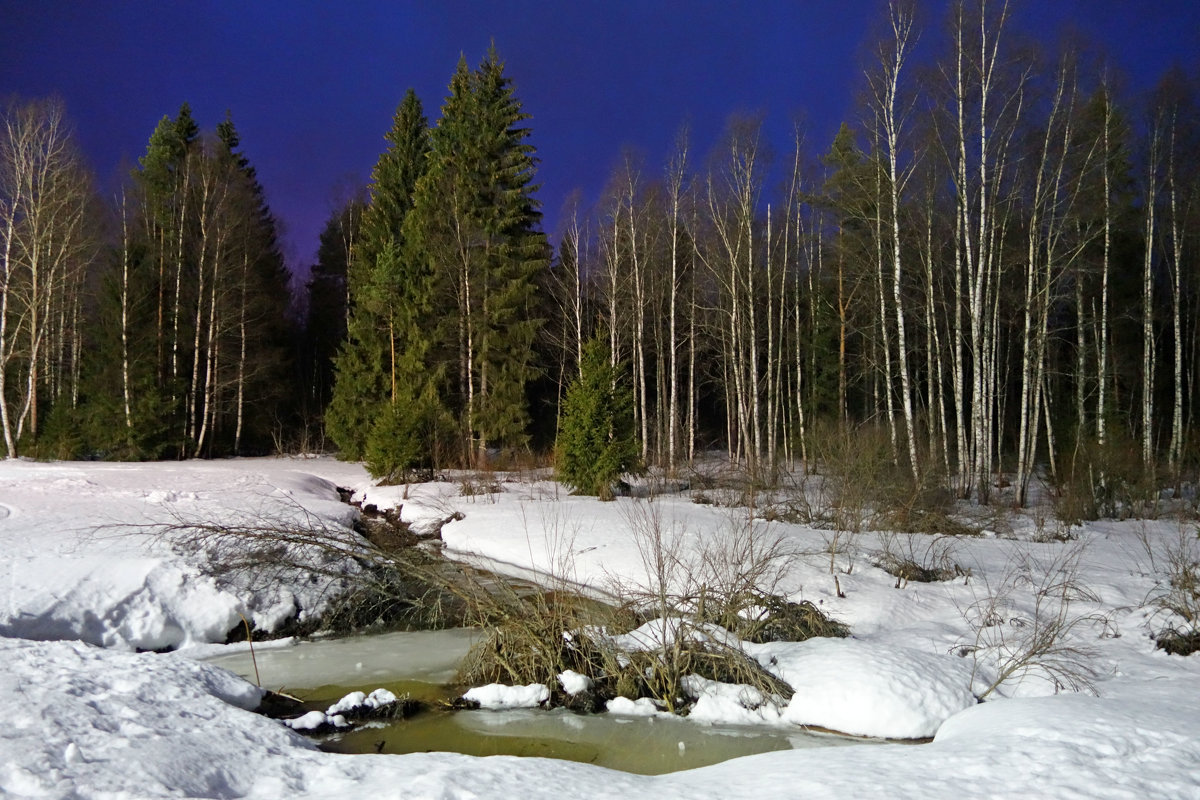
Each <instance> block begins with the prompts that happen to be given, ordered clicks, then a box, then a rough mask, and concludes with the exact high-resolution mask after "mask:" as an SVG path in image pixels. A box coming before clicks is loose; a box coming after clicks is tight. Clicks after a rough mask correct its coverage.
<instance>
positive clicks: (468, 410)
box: [405, 48, 549, 463]
mask: <svg viewBox="0 0 1200 800" xmlns="http://www.w3.org/2000/svg"><path fill="white" fill-rule="evenodd" d="M449 89H450V92H449V95H448V96H447V97H446V100H445V103H444V105H443V106H442V116H441V119H440V120H439V121H438V126H437V128H436V129H435V130H434V131H433V133H432V136H431V150H430V166H429V171H428V172H427V173H426V175H425V176H424V177H423V178H422V179H421V181H420V182H419V183H418V185H417V192H416V197H415V200H414V207H413V213H412V214H411V215H410V217H409V222H408V224H407V225H406V227H405V230H406V239H407V242H408V244H409V246H410V247H411V248H413V249H414V251H419V253H420V255H421V258H422V260H423V261H424V263H425V264H427V265H428V267H429V268H430V270H431V271H432V274H433V277H434V279H435V280H436V281H437V286H438V289H439V292H440V293H441V297H442V298H443V303H444V305H445V307H446V308H454V309H456V312H457V313H456V314H454V315H453V316H450V317H446V318H443V319H444V325H443V327H442V329H441V330H440V331H439V338H440V340H441V345H442V347H443V348H444V349H443V351H442V353H443V357H448V358H447V361H449V360H450V359H453V361H455V362H457V363H456V367H457V369H456V372H455V373H454V374H453V375H448V376H447V377H449V378H450V380H451V385H449V386H448V387H447V394H448V395H449V396H451V397H453V398H454V402H453V408H454V410H455V412H456V413H457V415H458V419H459V423H458V424H459V431H460V435H461V437H462V440H463V455H464V457H465V458H466V459H467V460H468V461H471V462H474V463H478V462H479V460H480V459H482V458H483V456H484V454H485V453H486V452H487V449H488V448H489V447H491V446H497V447H519V446H523V445H524V444H525V443H526V442H527V441H528V428H529V412H528V408H527V404H526V398H525V391H526V386H527V384H528V383H529V381H530V379H531V378H532V376H533V373H534V367H533V364H532V358H531V355H532V346H533V341H534V336H535V334H536V331H537V329H538V326H539V321H538V320H537V319H536V318H535V316H534V313H533V298H534V293H535V276H536V274H537V273H538V272H539V271H540V270H542V269H544V268H545V267H546V266H547V264H548V262H549V247H548V245H547V244H546V238H545V235H544V234H543V233H542V232H541V231H540V230H538V226H539V223H540V220H541V213H540V211H539V210H538V204H537V201H536V200H535V199H534V198H533V192H534V191H535V189H536V186H535V185H534V184H533V177H534V170H535V164H536V159H535V158H534V148H533V146H532V145H531V144H529V143H528V142H527V141H526V140H527V139H528V137H529V135H530V132H529V129H528V128H526V127H523V123H524V121H525V120H527V119H528V118H529V115H528V114H525V113H524V112H523V111H522V110H521V104H520V102H519V101H518V100H517V98H516V96H515V94H514V91H513V87H512V84H511V81H510V80H509V79H508V78H507V77H505V75H504V65H503V63H502V62H501V61H500V59H499V56H498V55H497V53H496V51H495V49H494V48H493V49H492V50H489V52H488V54H487V56H486V57H485V58H484V60H483V62H482V63H481V64H480V66H479V67H478V68H477V69H476V70H474V71H471V70H469V69H468V67H467V64H466V61H465V59H462V58H460V59H459V63H458V67H457V69H456V70H455V73H454V76H453V78H452V79H451V81H450V87H449ZM451 354H453V355H451Z"/></svg>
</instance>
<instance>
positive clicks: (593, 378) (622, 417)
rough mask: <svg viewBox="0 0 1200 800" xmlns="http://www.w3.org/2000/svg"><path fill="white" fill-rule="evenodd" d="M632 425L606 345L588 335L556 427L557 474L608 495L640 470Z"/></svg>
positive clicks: (628, 399)
mask: <svg viewBox="0 0 1200 800" xmlns="http://www.w3.org/2000/svg"><path fill="white" fill-rule="evenodd" d="M640 452H641V449H640V446H639V444H638V441H637V437H636V436H635V434H634V426H633V398H632V394H631V393H630V392H627V391H624V390H623V389H622V388H621V387H620V385H619V382H618V380H617V374H616V372H615V370H614V368H613V366H612V364H611V362H610V359H609V353H608V345H607V343H606V342H605V341H604V340H602V339H592V340H591V341H590V342H588V344H587V346H586V347H585V348H584V351H583V364H582V369H581V375H580V377H578V378H576V379H575V380H574V381H573V382H572V383H571V386H570V388H568V389H567V397H566V400H565V401H564V403H563V418H562V426H561V427H560V428H559V433H558V446H557V459H556V460H557V477H558V480H560V481H561V482H563V483H565V484H566V485H568V486H570V487H571V488H572V489H574V490H575V491H576V492H577V493H579V494H589V495H595V496H597V497H599V498H600V499H602V500H611V499H612V496H613V495H612V490H613V484H614V483H615V482H616V480H617V479H618V478H619V477H620V476H621V475H624V474H626V473H631V472H638V471H640V470H641V459H640V457H639V453H640Z"/></svg>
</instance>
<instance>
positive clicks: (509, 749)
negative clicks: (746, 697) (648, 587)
mask: <svg viewBox="0 0 1200 800" xmlns="http://www.w3.org/2000/svg"><path fill="white" fill-rule="evenodd" d="M477 636H478V632H477V631H472V630H462V629H460V630H449V631H417V632H404V633H388V634H379V635H373V636H357V637H349V638H345V639H326V640H317V641H306V642H300V643H290V642H289V643H286V644H272V643H263V644H259V645H256V646H255V655H256V658H257V661H258V672H259V675H260V677H261V681H262V685H263V686H264V687H266V688H269V689H275V690H280V689H282V690H284V691H287V692H288V693H290V694H293V695H295V696H297V697H299V698H301V699H302V700H304V701H305V702H306V703H309V704H311V706H312V707H313V708H314V709H320V710H324V708H326V707H327V706H329V705H331V704H332V703H334V702H336V701H337V700H338V699H340V698H341V697H342V696H344V695H345V694H347V693H349V692H351V691H356V690H361V691H365V692H370V691H371V690H372V689H376V688H379V687H383V688H387V689H390V690H391V691H393V692H395V693H396V694H397V695H401V694H408V695H410V696H412V697H414V698H416V699H419V700H423V701H426V702H431V703H436V702H437V701H438V700H448V699H450V698H452V697H453V696H455V695H456V694H457V693H458V692H457V690H456V689H455V688H453V687H450V686H447V684H449V683H450V682H451V681H452V680H453V678H454V673H455V669H456V667H457V665H458V662H459V661H460V660H461V659H462V657H463V656H464V655H465V654H466V652H467V650H468V649H469V648H470V646H471V644H472V643H473V642H474V641H475V639H476V638H477ZM209 660H210V661H211V662H212V663H214V664H217V665H219V666H222V667H225V668H226V669H229V670H231V671H233V672H236V673H238V674H239V675H242V676H243V677H246V678H248V679H249V680H252V681H253V680H254V679H255V676H254V664H253V662H252V660H251V658H250V652H249V650H248V649H243V650H240V651H239V652H236V653H230V654H224V655H220V656H217V657H214V658H212V659H209ZM860 743H862V740H858V739H849V738H846V737H841V736H833V735H827V734H819V733H810V732H807V731H803V730H799V729H796V730H786V729H780V728H747V727H737V726H719V725H706V724H698V723H693V722H689V721H688V720H686V719H682V718H665V717H622V716H617V715H614V714H594V715H580V714H574V713H571V712H569V711H566V710H564V709H555V710H553V711H541V710H534V709H522V710H517V711H486V710H481V711H455V712H447V711H441V710H436V709H435V710H431V711H428V712H425V713H421V714H418V715H417V716H415V717H412V718H410V719H407V720H401V721H397V722H395V723H391V724H387V725H382V724H379V725H371V726H368V727H364V728H360V729H359V730H357V731H354V732H352V733H349V734H345V735H342V736H338V737H332V738H330V739H328V740H326V741H325V742H324V743H323V747H324V748H325V749H328V750H333V751H336V752H343V753H375V752H380V753H412V752H425V751H450V752H458V753H467V754H469V755H480V756H486V755H519V756H543V757H550V758H564V759H569V760H572V761H582V762H586V763H592V764H598V765H601V766H607V767H612V768H615V769H620V770H624V771H626V772H637V773H642V774H659V773H664V772H674V771H677V770H682V769H691V768H694V767H700V766H705V765H707V764H715V763H717V762H720V761H726V760H728V759H731V758H737V757H739V756H746V755H753V754H755V753H765V752H769V751H772V750H786V749H791V748H807V747H830V746H837V745H843V744H860Z"/></svg>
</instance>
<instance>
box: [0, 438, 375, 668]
mask: <svg viewBox="0 0 1200 800" xmlns="http://www.w3.org/2000/svg"><path fill="white" fill-rule="evenodd" d="M314 468H317V469H322V470H326V471H328V472H329V473H330V474H331V475H333V476H335V477H336V478H338V479H339V482H340V478H345V479H347V482H351V483H352V482H354V480H355V479H356V478H357V479H360V480H361V479H362V478H365V472H363V470H362V468H361V467H358V466H354V465H346V466H342V465H338V464H337V462H333V461H332V460H330V459H321V460H315V459H314V460H303V461H292V460H287V459H241V460H235V461H229V462H185V463H179V464H99V463H97V464H91V463H89V464H39V463H34V462H26V461H6V462H2V463H0V552H3V553H4V561H3V566H4V567H6V570H5V572H6V573H7V574H6V576H5V579H6V583H7V586H6V587H5V588H6V590H7V591H6V595H7V602H6V603H0V636H8V637H23V638H30V639H43V640H50V639H78V640H80V641H85V642H89V643H92V644H97V645H102V646H105V647H119V648H123V649H139V650H163V649H174V648H180V647H188V646H191V645H196V644H200V643H204V642H219V641H224V640H225V637H226V636H227V635H228V633H229V631H230V630H231V629H232V628H233V627H235V626H236V625H239V624H241V615H243V614H245V615H246V616H248V617H250V618H251V619H253V621H254V624H255V625H256V626H257V627H259V628H261V629H264V630H273V629H275V628H276V627H277V626H278V625H279V624H280V623H281V622H283V621H284V620H285V619H288V618H291V617H294V616H295V615H296V614H297V613H300V614H301V615H302V616H303V615H306V614H308V613H312V612H315V611H319V610H320V608H321V605H322V604H323V603H324V601H325V599H326V598H327V596H328V594H329V592H330V590H331V587H332V586H333V583H334V582H333V581H332V580H330V579H328V578H317V579H315V580H313V579H310V578H311V576H308V575H304V576H297V579H296V580H295V581H293V582H292V585H291V586H284V587H278V586H270V587H268V586H262V587H257V586H253V585H251V583H252V581H251V582H246V581H243V582H241V583H239V582H238V580H237V579H233V578H227V579H226V580H224V582H222V583H220V584H218V582H217V581H215V580H214V579H212V578H210V577H208V576H207V575H205V574H204V566H205V562H206V556H205V554H204V553H202V552H196V551H195V550H194V549H190V548H187V547H182V546H180V544H179V543H178V542H177V541H173V537H172V536H170V535H164V531H165V530H166V529H167V528H175V529H179V528H182V527H186V526H187V525H188V524H197V523H203V524H244V525H271V524H276V525H279V524H285V523H287V522H289V521H295V522H303V523H305V524H320V525H326V526H329V527H330V528H331V529H339V530H347V532H348V529H347V528H345V526H346V525H348V524H350V523H351V522H352V521H353V517H354V514H355V511H354V509H352V508H350V507H349V506H346V505H345V504H343V503H341V502H340V500H339V498H338V495H337V491H336V488H337V485H338V483H335V481H333V480H328V479H326V478H321V477H318V476H316V475H313V474H311V472H309V471H308V470H311V469H314ZM301 578H303V580H302V579H301Z"/></svg>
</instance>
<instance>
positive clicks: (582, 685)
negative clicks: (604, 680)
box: [558, 669, 592, 694]
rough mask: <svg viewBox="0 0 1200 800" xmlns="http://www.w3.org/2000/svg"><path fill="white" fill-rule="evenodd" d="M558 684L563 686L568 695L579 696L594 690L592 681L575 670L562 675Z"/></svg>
mask: <svg viewBox="0 0 1200 800" xmlns="http://www.w3.org/2000/svg"><path fill="white" fill-rule="evenodd" d="M558 682H559V683H561V684H562V687H563V691H564V692H566V693H567V694H579V693H580V692H586V691H587V690H589V689H591V688H592V679H591V678H589V677H588V676H587V675H583V674H581V673H578V672H576V671H575V670H573V669H569V670H567V671H566V672H563V673H562V674H560V675H559V676H558Z"/></svg>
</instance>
